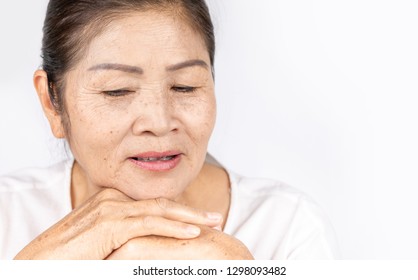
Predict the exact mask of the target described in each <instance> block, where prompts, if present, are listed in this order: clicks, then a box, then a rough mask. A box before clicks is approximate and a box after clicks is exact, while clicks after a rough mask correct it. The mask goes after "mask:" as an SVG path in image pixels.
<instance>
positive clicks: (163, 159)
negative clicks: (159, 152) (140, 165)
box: [137, 156, 174, 162]
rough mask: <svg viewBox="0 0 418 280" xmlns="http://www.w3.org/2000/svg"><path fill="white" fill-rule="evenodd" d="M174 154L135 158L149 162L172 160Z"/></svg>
mask: <svg viewBox="0 0 418 280" xmlns="http://www.w3.org/2000/svg"><path fill="white" fill-rule="evenodd" d="M173 158H174V156H166V157H159V158H156V157H148V158H137V160H139V161H144V162H150V161H168V160H172V159H173Z"/></svg>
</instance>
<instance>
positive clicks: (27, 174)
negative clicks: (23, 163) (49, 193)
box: [0, 160, 73, 194]
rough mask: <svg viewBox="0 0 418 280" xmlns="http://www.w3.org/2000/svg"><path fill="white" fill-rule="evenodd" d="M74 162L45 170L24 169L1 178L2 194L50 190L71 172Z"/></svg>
mask: <svg viewBox="0 0 418 280" xmlns="http://www.w3.org/2000/svg"><path fill="white" fill-rule="evenodd" d="M72 163H73V161H72V160H67V161H62V162H59V163H56V164H54V165H51V166H49V167H44V168H24V169H20V170H17V171H15V172H12V173H9V174H7V175H4V176H1V177H0V194H5V193H13V192H24V191H32V190H41V189H48V188H50V187H52V186H55V185H56V183H57V181H63V180H65V179H66V177H68V175H69V173H70V172H71V167H72Z"/></svg>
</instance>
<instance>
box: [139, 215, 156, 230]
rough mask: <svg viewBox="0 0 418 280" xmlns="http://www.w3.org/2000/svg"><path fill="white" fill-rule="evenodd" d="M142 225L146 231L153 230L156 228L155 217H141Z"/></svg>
mask: <svg viewBox="0 0 418 280" xmlns="http://www.w3.org/2000/svg"><path fill="white" fill-rule="evenodd" d="M141 222H142V227H143V228H144V230H146V231H152V230H153V229H154V228H155V218H154V217H152V216H144V217H143V218H142V219H141Z"/></svg>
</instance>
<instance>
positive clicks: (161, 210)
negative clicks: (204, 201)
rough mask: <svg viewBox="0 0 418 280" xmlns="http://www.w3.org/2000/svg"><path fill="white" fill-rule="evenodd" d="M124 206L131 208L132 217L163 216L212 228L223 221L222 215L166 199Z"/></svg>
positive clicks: (137, 202) (130, 203)
mask: <svg viewBox="0 0 418 280" xmlns="http://www.w3.org/2000/svg"><path fill="white" fill-rule="evenodd" d="M124 204H126V205H125V206H126V207H128V208H129V213H130V216H161V217H164V218H166V219H170V220H175V221H179V222H184V223H191V224H198V225H207V226H211V227H215V226H219V225H221V224H222V221H223V218H222V215H221V214H220V213H216V212H206V211H202V210H199V209H195V208H192V207H188V206H185V205H182V204H180V203H178V202H174V201H171V200H168V199H165V198H156V199H151V200H143V201H131V202H124Z"/></svg>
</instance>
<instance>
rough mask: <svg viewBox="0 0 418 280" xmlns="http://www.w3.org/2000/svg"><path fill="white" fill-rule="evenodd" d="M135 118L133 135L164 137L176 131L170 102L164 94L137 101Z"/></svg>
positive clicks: (175, 121) (175, 122)
mask: <svg viewBox="0 0 418 280" xmlns="http://www.w3.org/2000/svg"><path fill="white" fill-rule="evenodd" d="M136 108H137V112H136V113H137V118H136V120H135V122H134V124H133V127H132V132H133V134H134V135H143V134H151V135H154V136H158V137H161V136H164V135H167V134H169V133H170V132H173V131H176V130H177V120H176V118H175V116H174V114H173V113H174V108H173V104H172V102H171V101H170V100H169V98H168V97H167V96H165V95H164V94H158V95H152V96H149V97H148V98H147V99H146V100H141V101H139V105H138V106H137V107H136Z"/></svg>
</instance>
